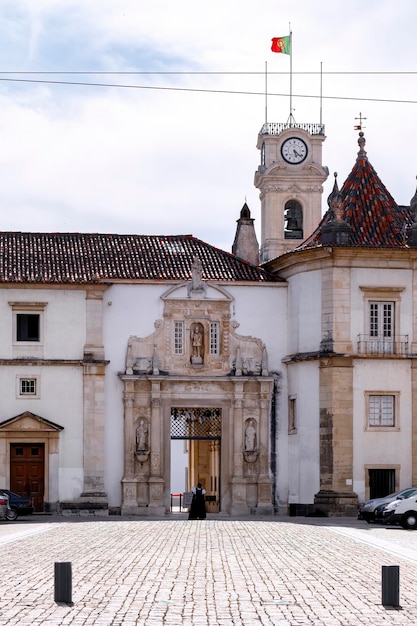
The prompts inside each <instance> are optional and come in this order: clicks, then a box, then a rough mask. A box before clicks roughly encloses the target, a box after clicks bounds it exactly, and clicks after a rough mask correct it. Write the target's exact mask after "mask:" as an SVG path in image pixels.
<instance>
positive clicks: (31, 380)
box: [16, 374, 41, 400]
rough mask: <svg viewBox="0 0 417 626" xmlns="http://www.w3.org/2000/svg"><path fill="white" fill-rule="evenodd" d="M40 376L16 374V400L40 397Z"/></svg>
mask: <svg viewBox="0 0 417 626" xmlns="http://www.w3.org/2000/svg"><path fill="white" fill-rule="evenodd" d="M40 383H41V379H40V376H22V374H18V375H17V376H16V398H17V399H18V400H28V399H29V398H31V399H33V398H40V387H41V385H40Z"/></svg>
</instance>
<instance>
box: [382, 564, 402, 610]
mask: <svg viewBox="0 0 417 626" xmlns="http://www.w3.org/2000/svg"><path fill="white" fill-rule="evenodd" d="M382 604H383V606H393V607H397V608H398V607H399V606H400V567H399V565H383V566H382Z"/></svg>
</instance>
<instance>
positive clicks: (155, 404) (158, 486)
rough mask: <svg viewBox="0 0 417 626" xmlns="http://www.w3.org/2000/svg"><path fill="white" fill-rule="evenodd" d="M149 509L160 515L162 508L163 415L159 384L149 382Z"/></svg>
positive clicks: (157, 382)
mask: <svg viewBox="0 0 417 626" xmlns="http://www.w3.org/2000/svg"><path fill="white" fill-rule="evenodd" d="M150 429H151V432H150V439H149V440H150V459H151V473H150V476H149V507H148V513H149V514H155V515H162V514H163V513H165V512H166V511H165V507H164V479H163V477H162V446H163V415H162V411H161V383H160V381H157V380H155V381H152V382H151V424H150Z"/></svg>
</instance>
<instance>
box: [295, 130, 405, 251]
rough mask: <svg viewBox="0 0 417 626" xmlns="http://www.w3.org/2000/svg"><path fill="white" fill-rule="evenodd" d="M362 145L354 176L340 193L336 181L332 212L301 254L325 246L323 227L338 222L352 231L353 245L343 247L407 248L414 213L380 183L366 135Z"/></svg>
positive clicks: (350, 234)
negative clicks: (368, 148) (401, 204)
mask: <svg viewBox="0 0 417 626" xmlns="http://www.w3.org/2000/svg"><path fill="white" fill-rule="evenodd" d="M358 143H359V146H360V150H359V152H358V158H357V160H356V163H355V165H354V166H353V169H352V171H351V173H350V174H349V176H348V177H347V179H346V181H345V182H344V184H343V186H342V188H341V190H340V191H339V190H338V188H337V180H335V187H334V188H333V191H332V193H331V194H330V196H329V200H328V202H329V207H330V208H329V210H328V211H327V212H326V214H325V215H324V217H323V219H322V220H321V222H320V224H319V225H318V227H317V228H316V230H315V231H314V232H313V234H312V235H311V236H310V237H308V238H307V239H306V240H305V241H304V242H303V243H302V244H301V245H300V246H299V247H298V248H296V249H297V250H305V249H307V248H314V247H317V246H321V245H322V243H323V242H322V231H323V226H325V225H330V224H331V223H336V221H338V223H339V224H340V225H342V226H345V227H346V224H347V225H348V229H347V230H349V228H350V232H349V242H348V243H347V242H346V243H344V244H342V245H345V246H346V245H348V246H362V247H367V248H368V247H369V248H372V247H378V248H381V247H389V248H391V247H407V243H406V233H407V229H408V227H409V226H410V225H411V224H412V222H413V212H412V210H411V208H410V207H405V206H399V205H397V204H396V202H395V200H394V199H393V197H392V196H391V194H390V193H389V191H388V190H387V189H386V187H385V185H384V184H383V183H382V181H381V180H380V178H379V176H378V174H377V173H376V171H375V170H374V168H373V166H372V165H371V163H370V162H369V161H368V157H367V154H366V152H365V150H364V147H365V138H364V136H363V133H360V137H359V140H358ZM336 176H337V175H336V174H335V177H336ZM337 197H338V198H339V206H338V208H337V210H335V206H334V205H333V206H332V203H334V201H335V199H336V200H337ZM336 204H337V202H336ZM335 213H336V214H337V215H335Z"/></svg>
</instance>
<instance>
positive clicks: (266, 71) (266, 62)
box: [265, 61, 268, 124]
mask: <svg viewBox="0 0 417 626" xmlns="http://www.w3.org/2000/svg"><path fill="white" fill-rule="evenodd" d="M267 123H268V61H265V124H267Z"/></svg>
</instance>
